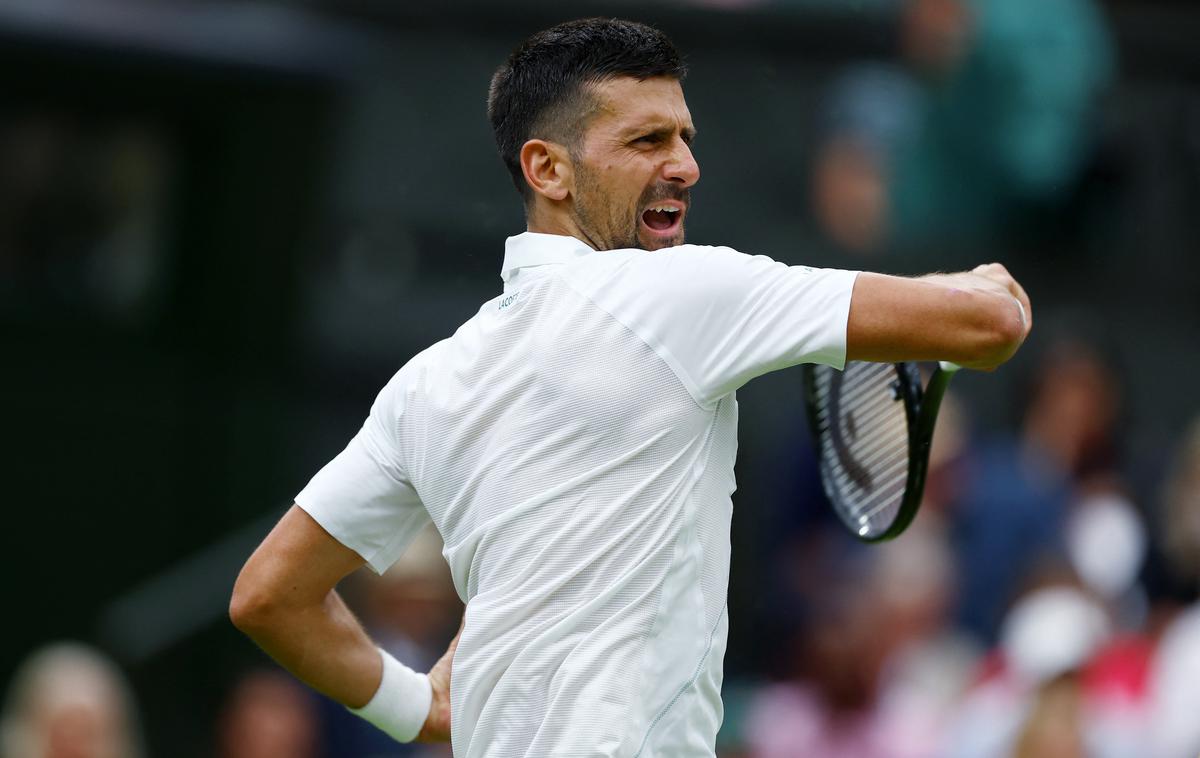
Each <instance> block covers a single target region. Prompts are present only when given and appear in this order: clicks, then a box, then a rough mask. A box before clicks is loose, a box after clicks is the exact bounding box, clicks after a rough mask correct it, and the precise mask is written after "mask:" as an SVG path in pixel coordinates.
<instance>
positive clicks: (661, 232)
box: [642, 202, 683, 237]
mask: <svg viewBox="0 0 1200 758" xmlns="http://www.w3.org/2000/svg"><path fill="white" fill-rule="evenodd" d="M642 224H643V225H645V227H646V228H647V229H649V230H650V232H651V233H653V234H654V235H655V236H662V237H673V236H675V234H676V232H678V231H679V227H680V226H681V225H682V224H683V205H682V204H681V203H678V202H662V203H656V204H655V205H652V206H650V207H649V208H647V209H646V210H645V211H643V212H642Z"/></svg>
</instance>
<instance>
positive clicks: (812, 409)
mask: <svg viewBox="0 0 1200 758" xmlns="http://www.w3.org/2000/svg"><path fill="white" fill-rule="evenodd" d="M804 374H805V383H806V392H805V394H806V398H805V400H806V402H805V405H806V406H807V410H808V417H809V423H810V425H811V428H812V431H813V438H814V442H815V446H816V452H817V457H818V461H819V465H820V471H821V485H822V487H823V489H824V490H825V495H826V497H828V498H829V501H830V504H831V505H832V507H833V510H834V512H835V513H837V515H838V518H839V519H841V521H842V523H843V524H845V525H846V527H847V528H848V529H849V530H850V532H851V533H852V534H854V535H855V536H856V537H858V538H859V539H860V540H863V541H864V542H880V541H883V540H888V539H892V538H893V537H896V536H897V535H899V534H900V533H901V532H903V531H904V529H905V528H906V527H907V526H908V525H909V523H910V522H911V521H912V519H913V517H914V516H915V515H916V512H917V507H918V506H919V505H920V502H921V495H922V492H923V491H924V484H925V470H926V466H927V464H928V460H929V455H928V448H929V442H928V440H927V439H926V440H922V439H921V436H922V434H921V433H922V426H923V424H922V419H921V413H920V412H921V404H922V396H923V392H922V389H921V373H920V371H919V370H918V369H917V367H916V365H914V364H912V363H868V362H862V361H849V362H847V363H846V366H845V369H844V370H842V371H838V370H837V369H834V368H831V367H829V366H824V365H816V364H808V365H806V366H805V367H804Z"/></svg>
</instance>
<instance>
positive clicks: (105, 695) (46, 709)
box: [0, 642, 143, 758]
mask: <svg viewBox="0 0 1200 758" xmlns="http://www.w3.org/2000/svg"><path fill="white" fill-rule="evenodd" d="M0 754H2V755H3V756H4V758H140V756H142V754H143V751H142V737H141V733H140V727H139V725H138V717H137V713H136V706H135V704H134V700H133V696H132V694H131V692H130V690H129V686H128V684H127V683H126V681H125V677H124V676H123V675H122V674H121V672H120V671H119V670H118V669H117V667H116V666H115V665H114V664H113V663H112V662H111V661H110V660H109V659H108V658H106V657H105V656H104V655H103V654H101V653H100V652H99V651H96V650H94V649H92V648H90V647H88V646H86V645H82V644H80V643H75V642H60V643H55V644H52V645H48V646H47V647H44V648H42V649H41V650H38V651H37V652H35V653H33V654H32V655H31V656H30V657H29V658H27V659H26V661H25V663H24V664H22V666H21V667H20V668H19V669H18V671H17V673H16V675H15V676H14V677H13V680H12V683H11V685H10V686H9V690H8V697H7V699H6V701H5V704H4V712H3V715H2V716H0Z"/></svg>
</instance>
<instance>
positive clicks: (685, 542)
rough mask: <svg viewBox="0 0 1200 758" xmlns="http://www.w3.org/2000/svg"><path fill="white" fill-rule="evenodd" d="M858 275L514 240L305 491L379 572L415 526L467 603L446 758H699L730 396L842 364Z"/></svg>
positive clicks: (566, 240) (672, 251) (718, 629)
mask: <svg viewBox="0 0 1200 758" xmlns="http://www.w3.org/2000/svg"><path fill="white" fill-rule="evenodd" d="M854 277H855V273H854V272H849V271H840V270H832V269H812V268H808V267H805V266H791V267H789V266H786V265H784V264H782V263H777V262H775V261H772V260H771V259H769V258H765V257H762V256H755V257H751V256H748V255H743V254H741V253H738V252H736V251H734V250H731V249H729V248H721V247H702V246H697V245H683V246H680V247H675V248H669V249H665V250H658V251H654V252H647V251H644V250H613V251H603V252H597V251H594V250H592V249H591V248H590V247H588V246H587V245H586V244H584V243H583V242H581V241H579V240H577V239H574V238H572V237H563V236H555V235H546V234H533V233H525V234H520V235H518V236H516V237H511V238H510V239H509V240H508V242H507V244H506V246H505V256H504V268H503V272H502V274H501V278H502V279H503V280H504V292H503V294H502V295H500V296H498V297H496V298H494V299H492V300H489V301H488V302H486V303H484V304H483V306H482V307H481V308H480V309H479V312H478V313H477V314H476V315H475V316H474V317H473V318H472V319H471V320H469V321H467V322H466V323H465V324H463V325H462V326H461V327H460V328H459V329H458V331H457V332H455V334H454V336H452V337H450V338H449V339H446V340H443V341H441V342H439V343H437V344H435V345H433V346H432V347H430V348H429V349H427V350H425V351H424V352H422V353H420V354H419V355H417V356H416V357H414V358H413V359H412V360H411V361H409V362H408V364H407V365H405V366H404V367H403V368H402V369H400V371H399V372H398V373H397V374H396V375H395V377H393V378H392V380H391V381H390V382H388V384H387V386H386V387H384V389H383V391H382V392H380V394H379V397H378V398H377V399H376V401H375V404H374V405H373V406H372V408H371V413H370V416H369V417H368V418H367V420H366V423H365V424H364V426H363V428H362V430H361V431H360V432H359V433H358V435H357V436H355V438H354V439H353V440H352V441H351V442H350V444H349V446H348V447H347V448H346V449H345V451H343V452H342V453H341V454H340V455H338V456H337V457H336V458H334V459H333V461H332V462H330V463H329V464H328V465H327V466H326V467H325V468H323V469H322V470H321V471H320V473H318V474H317V475H316V477H314V478H313V480H312V481H311V482H310V483H309V484H308V486H307V487H305V489H304V490H303V491H302V492H301V493H300V494H299V495H298V496H297V498H296V502H297V503H298V504H299V505H300V507H301V508H303V509H304V510H305V511H307V512H308V513H309V514H310V515H312V517H313V518H314V519H316V520H317V522H318V523H320V524H321V526H323V527H324V528H325V529H326V530H327V531H328V532H329V533H330V534H332V535H333V536H334V537H335V538H337V539H338V540H339V541H340V542H342V543H343V544H345V545H346V546H347V547H349V548H351V549H353V550H354V551H356V552H357V553H358V554H359V555H361V556H362V557H363V558H364V559H366V560H367V562H368V563H369V564H370V565H371V567H372V568H373V569H375V570H376V571H379V572H382V571H384V570H386V569H387V568H388V566H390V565H391V564H392V563H393V562H394V561H395V560H396V559H397V557H398V556H399V555H400V554H401V552H402V551H403V550H404V548H405V546H406V545H407V543H408V542H409V540H410V539H412V537H413V536H414V535H415V534H416V533H417V531H419V530H420V528H421V527H423V526H424V525H425V523H426V521H427V519H432V520H433V523H434V524H435V525H436V526H437V529H438V531H439V532H441V535H442V538H443V540H444V541H445V556H446V560H447V561H448V562H449V564H450V570H451V572H452V574H453V577H454V583H455V586H456V587H457V589H458V593H459V595H460V596H461V597H462V599H463V600H464V601H465V602H466V603H467V610H466V626H465V628H464V630H463V634H462V638H461V640H460V642H459V646H458V651H457V653H456V654H455V657H454V668H453V672H454V674H453V678H452V682H453V683H452V692H451V697H450V702H451V708H452V716H451V724H452V732H453V735H452V741H453V748H454V754H455V755H456V756H478V757H479V758H482V757H483V756H488V757H489V758H490V757H500V756H506V757H507V756H530V757H531V758H534V757H536V758H547V757H548V756H646V757H649V756H671V757H673V758H674V757H676V756H712V755H713V754H714V743H715V739H716V733H717V729H718V727H719V726H720V723H721V714H722V709H721V696H720V694H721V667H722V659H723V657H724V654H725V640H726V631H727V618H726V610H725V595H726V587H727V584H728V574H729V520H730V515H731V509H732V506H731V503H730V495H731V494H732V492H733V490H734V480H733V463H734V458H735V456H736V453H737V401H736V400H735V398H734V390H736V389H737V388H738V387H740V386H741V385H743V384H745V383H746V382H747V381H748V380H750V379H752V378H754V377H755V376H758V375H760V374H763V373H766V372H767V371H772V370H775V369H780V368H784V367H786V366H791V365H794V364H797V363H801V362H819V363H828V364H831V365H834V366H838V367H840V366H841V365H842V364H843V362H844V360H845V351H846V321H847V316H848V313H849V308H850V294H851V289H852V287H853V284H854Z"/></svg>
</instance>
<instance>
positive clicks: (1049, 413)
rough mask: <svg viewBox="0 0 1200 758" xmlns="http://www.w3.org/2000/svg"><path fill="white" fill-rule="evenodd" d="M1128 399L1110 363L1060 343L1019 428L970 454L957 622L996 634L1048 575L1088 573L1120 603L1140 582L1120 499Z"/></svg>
mask: <svg viewBox="0 0 1200 758" xmlns="http://www.w3.org/2000/svg"><path fill="white" fill-rule="evenodd" d="M1120 403H1121V401H1120V384H1119V382H1118V381H1117V378H1116V373H1115V371H1114V369H1113V368H1112V365H1111V363H1110V362H1108V361H1106V360H1105V359H1104V358H1103V357H1102V356H1101V354H1100V353H1099V352H1098V351H1097V350H1096V349H1094V348H1092V347H1090V346H1089V345H1088V344H1086V343H1085V342H1083V341H1081V340H1079V339H1077V338H1064V339H1059V340H1056V341H1055V342H1054V343H1053V344H1051V345H1050V347H1049V348H1048V349H1047V350H1046V351H1045V353H1044V357H1043V359H1042V362H1041V364H1040V365H1039V366H1038V368H1037V370H1036V375H1035V379H1034V382H1033V384H1032V388H1031V392H1030V396H1029V400H1028V402H1027V404H1026V408H1025V411H1024V413H1023V416H1022V423H1021V428H1020V432H1019V434H1018V435H1017V436H1016V437H1015V438H1006V437H1003V436H1000V437H995V438H992V439H989V440H986V441H984V442H983V443H982V444H979V445H977V446H976V447H975V449H973V450H972V452H971V453H970V455H969V460H968V461H967V462H966V463H965V464H964V469H965V472H964V475H963V477H962V489H961V491H960V492H959V493H958V494H957V496H956V497H954V501H955V503H954V506H953V510H952V515H951V519H952V521H953V530H954V537H955V539H954V542H955V546H956V548H957V550H958V556H959V567H960V581H961V587H960V589H961V592H960V595H959V606H958V618H959V622H960V623H961V624H962V625H963V627H964V628H965V629H966V630H967V631H969V632H971V633H973V634H975V635H976V636H977V637H978V638H979V639H981V640H983V641H985V642H989V643H990V642H992V641H993V640H994V639H995V635H996V632H997V630H998V628H999V623H1000V620H1001V618H1002V616H1003V614H1004V611H1005V609H1006V607H1007V606H1008V604H1009V603H1010V602H1011V601H1012V599H1013V598H1014V597H1016V596H1017V594H1018V593H1019V592H1020V590H1021V589H1022V587H1025V586H1029V585H1031V584H1034V583H1036V581H1037V578H1038V576H1039V575H1042V576H1052V575H1062V574H1066V575H1069V576H1075V575H1079V576H1081V577H1082V578H1083V579H1084V581H1086V582H1088V583H1089V584H1091V585H1093V586H1094V587H1095V588H1096V589H1097V590H1098V591H1099V592H1100V593H1101V594H1102V595H1105V596H1106V597H1107V598H1108V599H1110V600H1115V599H1117V597H1118V596H1119V595H1120V594H1121V593H1122V592H1124V591H1126V590H1127V589H1129V588H1130V586H1131V585H1132V582H1133V580H1134V578H1135V577H1136V575H1137V571H1138V569H1139V568H1140V565H1141V560H1142V556H1143V553H1144V551H1145V537H1144V530H1143V527H1142V524H1141V516H1140V515H1139V514H1138V513H1137V512H1136V510H1135V509H1134V508H1133V507H1132V505H1131V504H1130V503H1129V502H1128V501H1127V500H1126V499H1125V498H1124V497H1123V495H1120V477H1119V473H1118V468H1119V454H1118V450H1117V445H1116V442H1115V439H1116V436H1117V435H1116V431H1115V429H1116V422H1117V420H1118V417H1119V412H1120ZM1069 524H1070V527H1069V526H1068V525H1069ZM1068 547H1070V548H1071V549H1070V550H1068ZM1110 550H1111V551H1113V552H1107V551H1110ZM1097 551H1099V553H1097Z"/></svg>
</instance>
